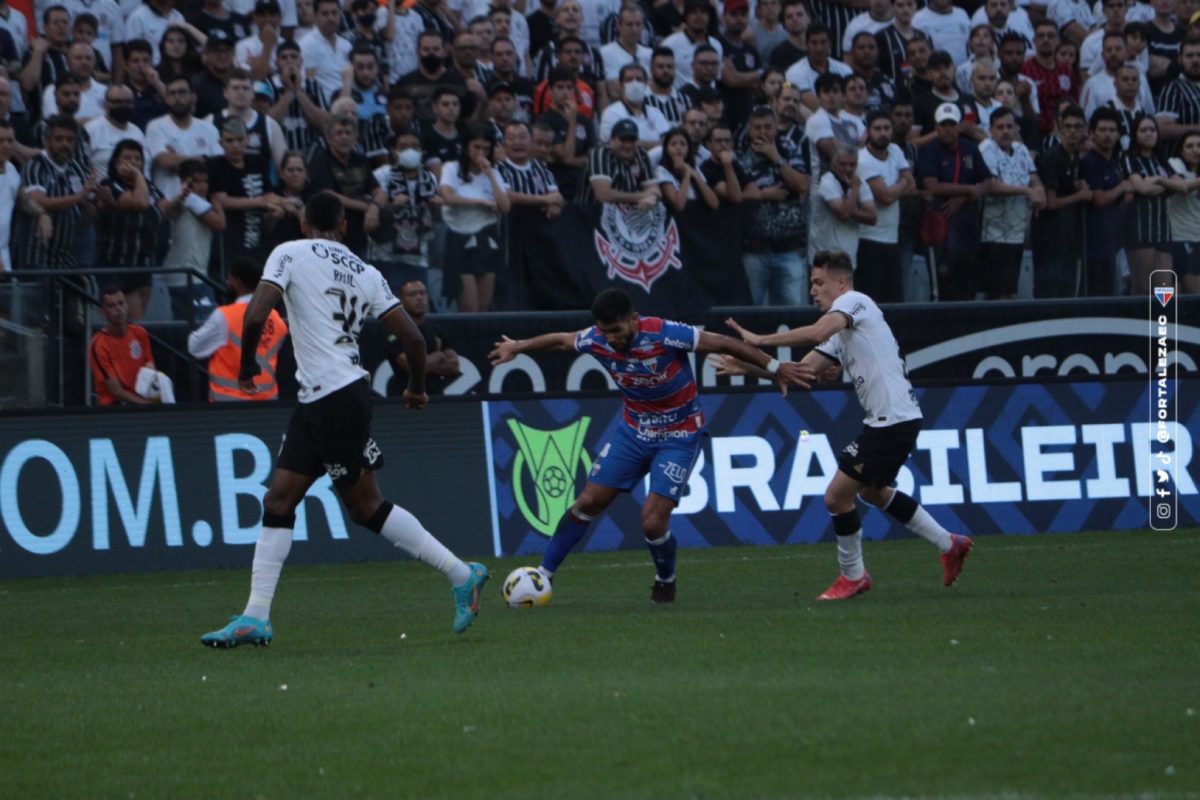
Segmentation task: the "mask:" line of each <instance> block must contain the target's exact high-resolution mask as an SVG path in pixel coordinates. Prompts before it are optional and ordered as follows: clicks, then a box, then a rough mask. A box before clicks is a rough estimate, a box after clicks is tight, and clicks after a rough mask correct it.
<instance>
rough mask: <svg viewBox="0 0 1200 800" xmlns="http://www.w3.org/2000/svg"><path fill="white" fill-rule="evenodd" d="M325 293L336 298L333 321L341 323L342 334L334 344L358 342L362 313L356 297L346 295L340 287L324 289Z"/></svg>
mask: <svg viewBox="0 0 1200 800" xmlns="http://www.w3.org/2000/svg"><path fill="white" fill-rule="evenodd" d="M325 294H327V295H331V296H333V297H336V298H337V301H338V305H337V308H335V309H334V311H333V321H334V322H338V323H341V326H342V335H341V336H339V337H338V338H337V341H335V342H334V344H335V345H336V344H355V343H356V342H358V332H359V331H361V330H362V326H363V318H364V316H365V315H364V314H363V313H362V309H361V308H359V306H358V297H357V296H355V295H350V296H349V297H347V296H346V292H345V291H344V290H342V289H337V288H333V289H326V290H325Z"/></svg>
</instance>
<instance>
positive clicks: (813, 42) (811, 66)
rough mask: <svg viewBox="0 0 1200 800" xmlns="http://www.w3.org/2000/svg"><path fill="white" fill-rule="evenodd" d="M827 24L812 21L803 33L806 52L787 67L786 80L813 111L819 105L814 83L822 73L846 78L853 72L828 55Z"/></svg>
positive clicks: (801, 100)
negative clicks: (806, 47)
mask: <svg viewBox="0 0 1200 800" xmlns="http://www.w3.org/2000/svg"><path fill="white" fill-rule="evenodd" d="M829 35H830V34H829V26H828V25H826V24H825V23H823V22H814V23H812V24H811V25H809V26H808V30H807V31H805V33H804V41H805V44H807V45H808V54H807V55H806V56H805V57H804V58H802V59H800V60H799V61H797V62H796V63H795V64H793V65H792V66H790V67H788V71H787V82H788V83H790V84H791V85H792V86H795V87H796V88H797V89H799V90H800V102H802V103H804V105H806V106H808V107H809V108H810V109H812V110H813V111H816V110H817V106H818V105H820V104H819V102H818V100H817V93H816V88H815V84H816V81H817V78H819V77H821V76H822V75H827V74H828V75H839V76H841V77H843V78H848V77H849V76H851V75H853V74H854V70H852V69H851V68H850V67H849V66H847V65H846V64H843V63H842V62H841V61H838V60H836V59H833V58H830V57H829V48H830V42H829Z"/></svg>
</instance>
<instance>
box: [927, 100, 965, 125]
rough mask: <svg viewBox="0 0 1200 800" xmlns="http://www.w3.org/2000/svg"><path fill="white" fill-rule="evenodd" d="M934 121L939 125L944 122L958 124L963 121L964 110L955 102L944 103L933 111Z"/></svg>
mask: <svg viewBox="0 0 1200 800" xmlns="http://www.w3.org/2000/svg"><path fill="white" fill-rule="evenodd" d="M933 121H934V122H936V123H937V124H938V125H941V124H942V123H943V122H953V123H955V124H958V123H960V122H962V111H960V110H959V108H958V106H956V105H955V104H954V103H942V104H941V105H940V106H938V107H937V111H935V112H933Z"/></svg>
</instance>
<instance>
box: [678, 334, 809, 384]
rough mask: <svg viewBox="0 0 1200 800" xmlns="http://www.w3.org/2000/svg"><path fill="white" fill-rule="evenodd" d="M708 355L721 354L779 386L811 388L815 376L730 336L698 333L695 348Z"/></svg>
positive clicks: (798, 366) (796, 365) (794, 364)
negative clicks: (778, 383) (775, 381)
mask: <svg viewBox="0 0 1200 800" xmlns="http://www.w3.org/2000/svg"><path fill="white" fill-rule="evenodd" d="M696 349H697V350H701V351H704V352H709V353H722V354H724V355H727V356H732V357H733V358H734V359H737V360H738V361H740V362H742V363H744V364H745V365H747V366H748V367H752V368H754V372H753V373H752V374H754V375H755V376H756V377H765V378H769V379H771V380H778V381H779V382H780V383H781V384H785V385H786V384H792V385H794V386H800V387H803V388H805V389H807V388H809V387H811V386H812V382H813V380H815V378H816V375H815V374H813V373H812V372H811V371H809V370H803V369H801V368H800V365H798V364H796V363H793V362H790V361H787V362H782V363H781V362H779V361H777V360H776V359H774V358H772V357H771V356H769V355H767V354H766V353H764V352H763V351H761V350H759V349H758V348H757V347H751V346H750V345H749V344H747V343H746V342H739V341H738V340H737V339H734V338H732V337H730V336H722V335H721V334H719V333H709V332H708V331H701V332H700V342H699V344H698V345H697V347H696Z"/></svg>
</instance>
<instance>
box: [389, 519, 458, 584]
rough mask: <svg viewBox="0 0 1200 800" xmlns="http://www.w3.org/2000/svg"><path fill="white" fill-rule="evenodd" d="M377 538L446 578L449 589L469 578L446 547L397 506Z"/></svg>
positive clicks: (456, 558) (456, 557)
mask: <svg viewBox="0 0 1200 800" xmlns="http://www.w3.org/2000/svg"><path fill="white" fill-rule="evenodd" d="M379 535H380V536H382V537H383V538H385V539H387V540H388V541H389V542H391V543H392V544H394V545H396V547H399V548H400V549H401V550H403V551H404V552H406V553H408V554H409V555H410V556H412V557H413V558H415V559H417V560H418V561H420V562H421V563H423V564H428V565H429V566H431V567H433V568H434V569H436V570H437V571H438V572H440V573H442V574H443V575H445V576H446V577H447V578H448V579H449V581H450V585H451V586H461V585H462V584H464V583H466V582H467V579H468V578H470V577H471V568H470V567H468V566H467V565H466V564H464V563H463V562H462V560H461V559H460V558H459V557H458V556H456V555H454V553H451V552H450V551H449V550H448V549H447V548H446V545H444V544H442V543H441V542H439V541H438V540H437V539H435V538H433V534H432V533H430V532H429V531H427V530H425V528H424V526H423V525H421V523H420V521H419V520H418V519H417V518H416V517H414V516H413V515H412V514H410V513H409V512H408V511H406V510H404V509H403V508H401V507H400V506H395V505H394V506H392V513H390V514H388V517H387V519H385V520H384V521H383V529H382V530H380V531H379Z"/></svg>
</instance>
